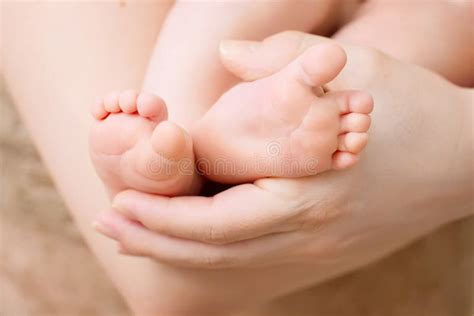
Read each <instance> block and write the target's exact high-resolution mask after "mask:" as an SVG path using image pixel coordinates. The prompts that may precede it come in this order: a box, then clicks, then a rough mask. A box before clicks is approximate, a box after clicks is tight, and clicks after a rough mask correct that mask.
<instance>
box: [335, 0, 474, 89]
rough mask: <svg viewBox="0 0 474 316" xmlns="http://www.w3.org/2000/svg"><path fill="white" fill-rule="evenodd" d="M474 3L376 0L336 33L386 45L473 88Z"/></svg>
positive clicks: (390, 50)
mask: <svg viewBox="0 0 474 316" xmlns="http://www.w3.org/2000/svg"><path fill="white" fill-rule="evenodd" d="M472 8H473V7H472V3H471V2H470V1H424V0H415V1H388V0H372V1H368V2H367V3H365V4H364V5H363V6H362V7H361V8H360V9H359V11H358V12H357V14H356V17H355V18H354V19H353V20H352V21H351V22H350V23H348V24H346V25H345V26H344V27H343V28H341V29H340V30H339V31H338V32H337V33H336V34H335V35H334V38H335V39H337V40H341V41H346V42H351V43H355V44H359V45H362V46H370V47H374V48H377V49H380V50H382V51H383V52H385V53H388V54H391V55H393V56H395V57H396V58H398V59H400V60H403V61H406V62H409V63H414V64H418V65H421V66H423V67H426V68H429V69H431V70H433V71H435V72H437V73H439V74H441V75H442V76H444V77H445V78H447V79H448V80H450V81H452V82H454V83H456V84H458V85H462V86H468V87H469V86H472V85H473V84H474V77H473V71H474V69H473V63H472V56H473V54H474V45H473V38H474V37H473V28H472V19H473V17H474V10H472Z"/></svg>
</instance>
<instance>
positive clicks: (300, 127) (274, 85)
mask: <svg viewBox="0 0 474 316" xmlns="http://www.w3.org/2000/svg"><path fill="white" fill-rule="evenodd" d="M345 61H346V56H345V53H344V51H343V50H342V49H341V48H340V47H338V46H336V45H334V44H322V45H317V46H313V47H311V48H309V49H308V50H306V51H305V52H304V53H303V54H302V55H301V56H299V57H297V58H296V59H295V60H294V61H293V62H291V63H290V64H288V65H287V66H286V67H285V68H283V69H281V70H280V71H279V72H277V73H275V74H273V75H271V76H268V77H266V78H263V79H260V80H256V81H253V82H246V83H242V84H239V85H237V86H235V87H234V88H232V89H230V90H229V91H228V92H226V93H225V94H224V95H223V96H222V97H221V98H220V99H219V100H218V101H217V103H216V104H215V105H214V106H213V107H212V108H211V109H210V110H209V111H208V112H207V113H206V115H205V116H204V117H203V118H202V120H201V121H199V122H198V124H197V125H196V127H195V130H194V133H193V142H194V145H195V152H196V155H197V158H198V167H199V168H200V169H201V170H202V171H203V172H204V173H205V175H206V176H207V177H208V178H210V179H212V180H214V181H218V182H223V183H242V182H251V181H255V180H257V179H259V178H264V177H285V178H288V177H304V176H309V175H315V174H319V173H321V172H324V171H326V170H330V169H343V168H348V167H350V166H352V165H354V164H355V163H356V162H357V160H358V157H359V154H360V153H361V152H362V150H363V148H364V147H365V145H366V144H367V138H368V134H367V130H368V129H369V126H370V116H369V113H370V112H371V111H372V107H373V101H372V97H371V96H370V95H369V94H367V93H363V92H359V91H337V92H328V93H323V91H322V86H323V85H325V84H327V83H329V82H330V81H331V80H333V79H334V78H335V77H336V76H337V75H338V73H339V72H340V71H341V70H342V68H343V67H344V65H345ZM317 91H319V93H316V92H317Z"/></svg>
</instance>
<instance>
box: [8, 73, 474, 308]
mask: <svg viewBox="0 0 474 316" xmlns="http://www.w3.org/2000/svg"><path fill="white" fill-rule="evenodd" d="M446 211H449V210H446ZM0 225H1V226H0V234H1V235H0V315H1V316H28V315H34V316H39V315H61V316H63V315H67V316H72V315H87V316H94V315H104V316H105V315H107V316H108V315H114V316H115V315H117V316H118V315H126V314H128V312H127V310H126V308H125V306H124V303H123V302H122V300H121V298H120V297H119V296H118V294H117V293H116V291H115V290H114V289H113V287H112V285H111V283H110V281H109V280H108V279H107V278H106V277H105V275H104V272H103V271H102V270H101V268H100V267H99V266H98V264H97V263H96V261H95V259H94V257H93V256H92V254H91V252H90V251H89V250H88V249H87V247H86V245H85V244H84V242H83V241H82V239H81V237H80V235H79V233H78V231H77V230H76V228H75V226H74V223H73V222H72V220H71V218H70V216H69V215H68V213H67V211H66V208H65V206H64V204H63V202H62V200H61V198H60V196H59V195H58V193H57V191H56V190H55V188H54V185H53V183H52V182H51V180H50V178H49V176H48V173H47V171H46V170H45V168H44V166H43V164H42V163H41V160H40V158H39V157H38V154H37V152H36V150H35V149H34V147H33V146H32V144H31V141H30V139H29V137H28V135H27V133H26V131H25V129H24V128H23V126H22V124H21V122H20V121H19V118H18V116H17V113H16V112H15V110H14V109H13V106H12V103H11V101H10V100H9V99H8V97H7V96H6V94H5V91H4V87H3V86H2V82H0ZM473 241H474V218H469V219H466V220H463V221H460V222H457V223H454V224H451V225H449V226H447V227H444V228H442V229H440V230H438V231H436V232H434V233H433V234H431V235H430V236H427V237H426V238H424V239H423V240H420V241H418V242H416V243H414V244H413V245H411V246H410V247H408V248H407V249H405V250H403V251H400V252H398V253H396V254H394V255H392V256H391V257H389V258H386V259H384V260H382V261H381V262H378V263H376V264H373V265H371V266H369V267H366V268H364V269H362V270H360V271H357V272H354V273H352V274H350V275H347V276H344V277H341V278H338V279H336V280H333V281H331V282H328V283H326V284H323V285H320V286H318V287H316V288H314V289H311V290H308V291H305V292H304V293H299V294H300V295H294V296H292V297H289V298H286V299H284V300H280V301H278V302H275V303H274V304H272V305H269V306H266V307H264V308H262V309H261V310H259V311H257V312H256V313H255V314H256V315H259V314H263V313H264V312H265V314H266V315H267V314H269V315H275V316H276V315H289V316H298V315H315V316H371V315H374V316H376V315H377V316H378V315H383V316H390V315H396V316H422V315H426V316H472V315H474V309H473V302H474V274H473V271H474V247H473ZM289 303H290V304H289ZM288 305H291V306H293V307H292V308H291V309H288V308H286V306H288ZM309 310H312V311H315V310H316V311H318V312H317V313H315V312H308V311H309Z"/></svg>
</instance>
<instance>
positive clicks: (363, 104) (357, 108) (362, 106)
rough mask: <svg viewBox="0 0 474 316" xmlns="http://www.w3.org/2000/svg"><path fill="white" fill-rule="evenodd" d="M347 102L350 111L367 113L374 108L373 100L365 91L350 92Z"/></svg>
mask: <svg viewBox="0 0 474 316" xmlns="http://www.w3.org/2000/svg"><path fill="white" fill-rule="evenodd" d="M348 102H349V110H350V111H351V112H355V113H362V114H369V113H371V112H372V110H373V109H374V100H373V98H372V96H371V95H370V94H369V93H367V92H361V91H357V92H354V93H352V94H351V95H350V97H349V100H348Z"/></svg>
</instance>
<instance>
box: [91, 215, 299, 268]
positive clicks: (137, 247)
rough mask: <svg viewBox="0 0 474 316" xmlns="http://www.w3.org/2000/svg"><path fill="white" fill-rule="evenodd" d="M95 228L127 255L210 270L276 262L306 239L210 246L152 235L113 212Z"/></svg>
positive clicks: (280, 237) (281, 237)
mask: <svg viewBox="0 0 474 316" xmlns="http://www.w3.org/2000/svg"><path fill="white" fill-rule="evenodd" d="M95 227H96V229H97V230H98V231H99V232H101V233H103V234H104V235H106V236H108V237H110V238H112V239H114V240H116V241H118V242H119V244H120V251H121V252H122V253H124V254H129V255H135V256H147V257H152V258H153V259H155V260H157V261H160V262H163V263H168V264H173V265H177V266H183V267H192V268H208V269H209V268H210V269H213V268H219V269H222V268H230V267H242V266H246V265H252V266H253V267H255V265H256V264H258V265H268V264H270V263H273V262H275V259H276V257H277V256H278V255H277V254H279V253H280V254H281V253H284V254H285V256H287V254H288V249H290V248H292V247H294V245H295V244H296V243H297V242H299V241H300V240H301V238H303V235H302V234H298V233H280V234H271V235H266V236H264V237H261V238H257V239H250V240H246V241H241V242H237V243H232V244H229V245H209V244H205V243H201V242H196V241H192V240H185V239H180V238H176V237H170V236H167V235H162V234H158V233H155V232H152V231H150V230H148V229H147V228H145V227H143V226H142V225H140V224H138V223H136V222H133V221H131V220H129V219H127V218H126V217H124V216H123V215H121V214H119V213H117V212H113V211H108V212H104V213H102V214H101V215H100V216H99V218H98V219H97V222H96V225H95Z"/></svg>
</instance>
